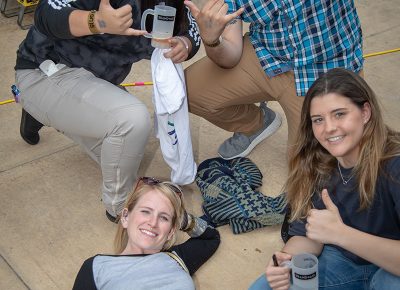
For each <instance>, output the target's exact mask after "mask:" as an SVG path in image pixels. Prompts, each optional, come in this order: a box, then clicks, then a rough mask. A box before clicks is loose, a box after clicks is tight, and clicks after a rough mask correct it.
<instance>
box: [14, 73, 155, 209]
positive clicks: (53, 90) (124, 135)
mask: <svg viewBox="0 0 400 290" xmlns="http://www.w3.org/2000/svg"><path fill="white" fill-rule="evenodd" d="M16 84H17V86H18V88H19V89H20V91H21V104H22V106H23V107H24V109H25V110H26V111H27V112H28V113H29V114H31V115H32V116H33V117H34V118H35V119H36V120H38V121H39V122H41V123H42V124H44V125H46V126H51V127H53V128H55V129H57V130H59V131H61V132H63V133H64V134H65V135H66V136H68V137H70V138H71V139H72V140H74V141H75V142H77V143H78V144H79V145H81V146H82V147H83V148H84V150H85V151H86V152H87V153H88V154H89V156H90V157H91V158H92V159H93V160H95V161H96V162H97V163H98V164H99V165H100V167H101V172H102V176H103V186H102V200H103V203H104V205H105V207H106V210H107V211H108V212H109V213H110V214H112V215H114V216H116V215H117V214H119V213H120V212H121V211H122V209H123V207H124V203H125V199H126V197H127V196H128V194H129V193H130V192H131V191H132V188H133V185H134V183H135V182H136V179H137V172H138V169H139V165H140V161H141V160H142V157H143V154H144V150H145V145H146V143H147V139H148V136H149V134H150V129H151V126H152V124H151V122H150V115H149V113H148V111H147V108H146V105H145V104H143V103H142V102H141V101H140V100H139V99H138V98H136V97H135V96H133V95H131V94H129V93H128V92H126V91H125V90H122V89H121V88H119V87H117V86H115V85H113V84H111V83H109V82H107V81H105V80H102V79H99V78H97V77H95V76H94V75H93V74H92V73H90V72H88V71H86V70H85V69H83V68H68V67H65V68H63V69H61V70H59V71H58V72H56V73H55V74H53V75H51V76H50V77H48V76H46V75H45V74H44V73H43V72H41V71H40V70H39V69H26V70H18V71H17V72H16Z"/></svg>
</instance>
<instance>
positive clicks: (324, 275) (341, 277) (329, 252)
mask: <svg viewBox="0 0 400 290" xmlns="http://www.w3.org/2000/svg"><path fill="white" fill-rule="evenodd" d="M318 265H319V267H318V271H319V273H318V275H319V289H329V290H331V289H332V290H334V289H340V290H357V289H366V290H367V289H369V290H380V289H382V290H398V289H400V277H399V276H395V275H393V274H390V273H389V272H387V271H385V270H383V269H381V268H379V267H377V266H375V265H372V264H370V265H358V264H355V263H353V262H352V261H351V260H349V259H348V258H346V257H345V256H343V255H342V254H341V253H340V252H339V251H338V250H337V249H336V248H334V247H330V246H325V247H324V250H323V251H322V253H321V255H320V256H319V257H318ZM266 289H271V287H269V284H268V281H267V279H266V276H265V274H263V275H262V276H260V277H259V278H258V279H257V280H256V281H255V282H254V283H253V284H252V285H251V286H250V288H249V290H266ZM291 289H292V288H291Z"/></svg>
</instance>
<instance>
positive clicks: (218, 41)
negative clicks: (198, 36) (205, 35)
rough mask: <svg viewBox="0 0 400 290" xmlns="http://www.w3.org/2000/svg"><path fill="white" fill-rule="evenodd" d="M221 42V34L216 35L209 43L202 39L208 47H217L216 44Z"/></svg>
mask: <svg viewBox="0 0 400 290" xmlns="http://www.w3.org/2000/svg"><path fill="white" fill-rule="evenodd" d="M221 42H222V36H221V35H220V36H219V37H218V39H217V40H216V41H214V42H211V43H207V42H205V41H204V40H203V43H204V45H205V46H208V47H217V46H218V45H220V44H221Z"/></svg>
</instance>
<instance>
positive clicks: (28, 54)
mask: <svg viewBox="0 0 400 290" xmlns="http://www.w3.org/2000/svg"><path fill="white" fill-rule="evenodd" d="M110 2H111V6H113V8H118V7H122V6H124V5H126V4H130V5H131V6H132V18H133V24H132V28H134V29H140V19H141V15H140V13H141V10H140V4H139V2H138V1H135V0H113V1H110ZM99 4H100V0H74V1H70V0H43V1H40V2H39V4H38V6H37V8H36V11H35V25H34V26H32V27H31V28H30V30H29V32H28V34H27V36H26V38H25V40H24V41H23V42H22V43H21V44H20V46H19V49H18V51H17V63H16V66H15V69H35V68H38V67H39V65H40V63H42V62H43V61H44V60H46V59H51V60H52V61H53V62H55V63H63V64H65V65H67V66H69V67H83V68H85V69H87V70H88V71H90V72H92V73H93V74H94V75H96V76H97V77H99V78H102V79H105V80H107V81H109V82H111V83H113V84H120V83H121V82H122V81H123V80H124V79H125V77H126V76H127V75H128V73H129V72H130V70H131V67H132V64H133V63H134V62H137V61H139V60H142V59H150V57H151V54H152V52H153V50H154V48H153V47H152V46H151V44H150V39H148V38H145V37H143V36H124V35H114V34H97V35H88V36H84V37H74V36H73V35H72V34H71V32H70V30H69V20H68V19H69V15H70V14H71V12H72V11H73V10H75V9H80V10H86V11H88V10H98V9H99ZM185 10H186V13H185V16H186V17H187V18H188V19H187V21H185V23H186V25H185V27H184V30H182V31H179V32H178V35H181V36H186V37H188V39H189V40H190V41H191V43H192V51H191V53H190V55H189V58H190V57H192V56H193V55H194V54H195V53H196V52H197V51H198V49H199V47H200V36H199V33H198V30H197V24H196V22H195V20H194V18H193V17H192V15H191V14H190V11H189V9H188V8H187V7H186V8H185Z"/></svg>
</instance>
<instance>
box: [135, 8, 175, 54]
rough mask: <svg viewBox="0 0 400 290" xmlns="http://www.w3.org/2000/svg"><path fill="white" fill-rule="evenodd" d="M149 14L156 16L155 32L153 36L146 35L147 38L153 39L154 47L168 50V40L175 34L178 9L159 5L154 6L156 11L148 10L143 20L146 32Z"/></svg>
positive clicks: (142, 26) (152, 33)
mask: <svg viewBox="0 0 400 290" xmlns="http://www.w3.org/2000/svg"><path fill="white" fill-rule="evenodd" d="M149 14H152V15H153V16H154V19H153V31H152V32H151V34H146V35H145V37H148V38H151V39H152V40H151V45H152V46H153V47H158V48H168V47H169V43H168V42H167V41H166V39H169V38H171V37H172V34H173V32H174V23H175V15H176V8H174V7H171V6H167V5H163V4H159V5H156V6H154V9H146V10H145V11H144V12H143V15H142V20H141V29H142V30H146V18H147V15H149Z"/></svg>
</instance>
